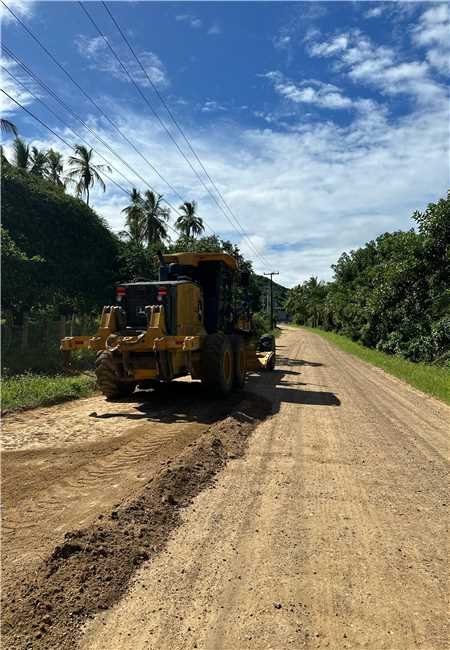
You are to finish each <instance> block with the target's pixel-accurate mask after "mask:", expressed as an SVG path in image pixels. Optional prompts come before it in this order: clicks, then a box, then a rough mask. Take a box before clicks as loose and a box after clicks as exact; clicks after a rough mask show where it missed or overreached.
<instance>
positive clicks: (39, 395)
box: [2, 373, 95, 413]
mask: <svg viewBox="0 0 450 650" xmlns="http://www.w3.org/2000/svg"><path fill="white" fill-rule="evenodd" d="M94 390H95V378H94V377H90V376H87V375H77V376H75V377H65V376H62V375H56V376H53V377H49V376H46V375H33V374H31V373H27V374H24V375H16V376H13V377H5V378H3V379H2V413H5V412H10V411H17V410H24V409H31V408H35V407H36V406H49V405H50V404H59V403H60V402H66V401H67V400H72V399H78V398H79V397H87V396H89V395H91V394H92V393H93V392H94Z"/></svg>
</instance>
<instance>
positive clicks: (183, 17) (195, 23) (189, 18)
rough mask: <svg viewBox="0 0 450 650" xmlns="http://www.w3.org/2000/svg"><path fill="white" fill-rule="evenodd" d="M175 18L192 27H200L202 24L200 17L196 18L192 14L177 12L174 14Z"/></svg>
mask: <svg viewBox="0 0 450 650" xmlns="http://www.w3.org/2000/svg"><path fill="white" fill-rule="evenodd" d="M175 20H176V21H178V22H183V23H186V24H187V25H189V27H192V29H200V27H201V26H202V25H203V23H202V21H201V20H200V18H197V17H196V16H193V15H192V14H179V15H178V16H175Z"/></svg>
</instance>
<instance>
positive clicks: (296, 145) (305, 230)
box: [34, 101, 448, 285]
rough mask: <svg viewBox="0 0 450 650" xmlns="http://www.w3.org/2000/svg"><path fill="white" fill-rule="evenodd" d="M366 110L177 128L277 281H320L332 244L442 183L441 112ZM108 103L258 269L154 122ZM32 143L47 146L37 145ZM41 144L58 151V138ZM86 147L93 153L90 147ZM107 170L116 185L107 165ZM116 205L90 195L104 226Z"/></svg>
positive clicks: (350, 243) (367, 232)
mask: <svg viewBox="0 0 450 650" xmlns="http://www.w3.org/2000/svg"><path fill="white" fill-rule="evenodd" d="M366 109H367V110H366V112H365V113H364V114H362V113H357V114H356V117H355V119H354V120H353V122H352V123H351V125H350V126H349V127H346V128H343V127H339V126H338V125H336V124H333V123H332V122H326V123H315V124H309V125H304V124H303V125H300V124H299V125H298V128H297V129H296V130H292V131H290V132H279V131H277V130H276V128H263V129H256V128H254V129H245V128H242V127H239V125H238V124H229V125H222V126H221V128H220V129H217V126H216V125H215V124H212V125H211V126H210V127H208V128H205V129H203V130H202V132H201V133H200V132H198V131H195V130H193V131H190V130H189V129H186V131H187V134H188V136H189V137H190V139H191V141H192V142H193V145H194V147H195V149H196V150H197V152H198V154H199V155H200V157H201V159H202V161H203V162H204V164H205V166H206V167H207V169H208V171H209V172H210V174H211V176H212V178H214V180H215V182H216V184H217V185H218V187H219V188H220V190H221V192H222V194H223V195H224V196H225V199H226V200H227V202H228V204H229V205H230V206H231V207H232V209H233V211H234V212H235V214H236V215H237V216H238V218H239V220H240V222H241V223H242V224H243V226H244V228H245V234H246V235H247V236H248V237H249V238H250V239H251V241H252V243H253V245H255V246H256V247H257V249H258V252H259V253H260V254H261V255H263V256H264V258H265V259H266V260H267V264H269V265H270V266H273V267H274V268H277V269H279V270H280V272H281V275H280V278H279V279H280V281H281V282H282V283H283V284H286V285H293V284H295V283H297V282H299V281H300V280H303V279H306V278H307V277H309V276H310V275H312V274H314V275H318V276H319V277H321V278H329V277H330V275H331V271H330V265H331V264H332V263H333V262H334V261H335V260H336V259H337V257H338V256H339V255H340V253H341V252H343V251H344V250H349V249H351V248H354V247H357V246H359V245H361V244H362V243H364V242H365V241H367V240H368V239H371V238H373V237H376V236H377V235H378V234H380V233H382V232H384V231H387V230H395V229H398V228H409V227H411V226H412V223H411V221H410V219H409V217H410V215H411V214H412V212H413V211H414V210H415V209H417V208H419V209H420V208H423V207H425V206H426V204H427V203H428V202H429V201H432V200H436V199H438V198H439V197H440V196H442V195H444V193H445V191H446V189H447V185H448V174H447V171H446V164H447V158H448V150H447V140H446V138H447V112H446V110H441V109H437V108H436V110H424V111H416V112H414V113H412V114H410V115H409V116H407V117H403V118H401V119H397V120H396V122H395V123H390V122H389V120H388V118H387V116H386V115H383V114H380V113H379V112H378V111H376V110H375V107H374V106H373V105H371V104H368V105H367V106H366ZM111 110H114V111H117V112H118V118H119V119H120V123H121V128H122V129H123V130H124V132H125V133H126V134H127V135H128V136H129V137H130V139H132V140H134V139H135V138H136V128H135V126H136V123H139V142H138V146H139V148H140V149H141V150H142V151H143V153H144V154H145V156H146V157H148V158H149V160H151V161H152V162H153V163H154V164H155V165H156V167H157V168H158V169H159V170H161V171H163V173H164V176H165V177H166V178H167V179H169V180H170V182H171V184H172V185H173V186H174V187H176V188H177V190H178V192H179V193H180V195H181V197H182V198H183V199H185V200H191V199H196V200H197V201H198V203H199V213H200V216H202V217H203V218H204V219H205V220H206V222H207V223H208V224H209V226H210V227H211V229H213V230H214V231H216V232H217V233H218V234H219V235H222V236H224V237H226V238H231V239H233V240H234V241H236V243H238V244H241V245H242V247H243V249H244V251H246V252H247V253H248V254H249V255H250V256H252V257H253V258H254V261H255V268H256V269H257V271H259V272H263V271H267V266H265V265H264V264H263V263H262V262H261V260H260V258H259V257H255V256H253V255H252V252H251V251H250V250H249V249H248V246H249V245H248V242H246V241H245V240H244V239H243V238H242V236H241V234H239V233H236V232H235V231H232V229H231V226H230V224H229V223H228V222H227V221H226V220H225V218H224V216H223V214H222V213H221V212H220V211H219V210H218V208H217V205H216V204H215V203H214V201H213V200H212V199H211V197H210V196H209V195H208V194H207V192H206V191H205V188H204V187H203V186H202V184H201V183H200V182H199V181H198V179H197V178H196V177H195V176H194V175H193V174H192V171H191V170H190V169H189V167H188V166H187V165H186V164H185V162H184V161H183V160H182V158H181V157H180V156H179V154H178V152H177V151H176V149H175V148H174V147H172V146H171V145H170V144H169V143H168V141H167V138H165V137H164V135H163V134H162V133H161V130H160V129H159V127H158V125H157V124H155V123H154V122H153V121H152V120H151V119H150V118H149V117H145V116H143V115H142V114H141V113H134V112H131V111H130V110H129V109H126V110H125V109H123V107H122V108H121V107H120V106H119V105H117V106H115V105H114V102H113V101H112V102H111ZM89 123H90V125H91V126H92V127H93V128H95V129H96V130H97V131H98V132H99V134H100V135H101V136H102V137H103V138H104V139H106V140H107V141H109V142H110V143H111V144H112V146H113V148H114V149H115V150H117V151H118V153H120V155H121V156H123V157H124V158H125V159H126V160H127V161H129V163H130V164H131V165H132V167H133V168H135V169H137V170H139V172H140V173H141V175H142V176H144V177H145V178H146V179H147V180H148V182H149V183H150V184H151V185H152V186H153V187H154V188H155V189H156V190H157V191H159V192H161V193H163V194H164V195H165V196H166V198H167V199H168V200H169V201H170V202H171V203H172V205H174V206H178V205H180V203H181V200H180V197H179V196H176V195H173V193H172V192H171V190H170V188H168V187H167V186H164V183H163V182H162V181H161V180H160V179H159V178H158V177H157V176H156V175H155V173H154V172H153V171H152V170H151V169H150V168H149V167H147V166H146V165H145V164H144V163H143V161H142V159H141V158H140V157H139V156H137V154H135V153H134V152H133V151H131V150H130V148H129V147H128V146H127V145H126V144H125V143H124V142H121V141H120V139H118V138H117V134H114V133H113V132H111V131H110V130H109V127H106V126H105V125H104V124H103V123H102V122H101V121H97V120H94V119H93V118H91V120H90V122H89ZM62 135H63V136H64V135H65V134H64V132H62ZM87 139H88V140H90V139H91V138H90V136H87ZM34 144H37V145H38V146H42V147H44V146H47V144H46V143H45V142H43V141H41V142H39V143H38V142H35V143H34ZM48 144H52V145H53V146H56V148H58V149H61V146H60V144H59V143H57V142H56V143H53V142H51V143H48ZM96 148H97V149H98V150H99V151H102V149H101V146H99V147H97V145H96ZM103 153H104V154H105V156H106V157H107V158H108V159H110V160H111V161H112V162H114V164H115V166H117V167H118V169H123V171H124V173H125V174H126V175H127V176H128V177H129V178H130V180H131V182H132V183H133V184H135V185H136V186H137V187H139V188H141V189H145V186H143V184H142V182H141V181H140V180H139V179H138V178H136V177H133V174H132V172H130V171H129V170H127V169H126V168H124V167H123V165H122V163H120V162H119V161H117V160H114V158H113V156H112V155H111V153H110V152H108V151H103ZM112 177H113V178H114V179H115V180H117V181H118V182H120V183H122V184H123V183H124V181H123V179H122V178H121V177H120V176H119V175H117V174H116V173H115V172H113V173H112ZM381 188H382V189H381ZM125 203H126V197H124V196H123V195H122V194H121V193H120V192H119V190H118V189H117V188H115V187H114V186H112V185H111V184H110V183H109V182H108V183H107V193H106V194H103V193H101V192H99V191H95V192H94V194H93V204H94V206H95V208H96V209H97V210H98V212H99V213H100V214H102V215H103V216H104V217H105V218H106V219H107V220H108V221H109V223H110V224H111V226H112V227H113V228H114V230H115V231H120V230H122V229H123V214H122V213H121V209H122V208H123V206H124V205H125ZM173 221H174V219H172V223H173ZM246 247H247V248H246Z"/></svg>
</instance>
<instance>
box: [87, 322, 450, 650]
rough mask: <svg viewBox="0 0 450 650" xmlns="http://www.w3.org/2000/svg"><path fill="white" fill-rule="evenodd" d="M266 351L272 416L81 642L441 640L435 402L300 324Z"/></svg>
mask: <svg viewBox="0 0 450 650" xmlns="http://www.w3.org/2000/svg"><path fill="white" fill-rule="evenodd" d="M281 346H284V347H282V348H281ZM281 346H280V348H281V350H280V354H279V363H280V364H281V367H280V369H279V370H278V371H276V373H277V374H274V378H275V379H276V382H275V384H274V383H270V382H268V380H267V378H265V380H264V381H263V382H259V384H258V385H255V389H257V390H258V391H260V392H261V394H264V395H266V396H271V399H272V401H273V404H274V411H275V413H274V415H273V416H272V418H271V419H269V420H266V421H265V422H263V423H262V424H261V425H260V426H259V427H258V428H257V429H256V431H255V432H254V434H253V437H252V439H251V441H250V444H249V448H248V451H247V454H246V456H245V457H244V458H242V459H238V460H235V461H233V462H232V463H230V464H229V465H228V467H227V468H226V469H225V470H224V472H223V473H222V474H221V476H220V478H219V481H218V483H217V485H216V487H215V489H214V490H213V491H207V492H204V493H202V494H200V495H199V496H198V497H197V498H196V499H195V501H194V503H193V504H192V506H191V507H190V508H188V509H187V510H186V511H185V513H184V515H183V516H184V525H183V526H182V527H181V528H179V529H178V530H177V532H176V534H175V535H174V537H173V538H172V540H171V541H170V542H169V545H168V547H167V550H166V551H165V552H163V553H162V554H161V555H160V556H159V557H158V558H155V559H154V560H153V561H152V563H149V564H148V565H145V566H144V567H143V568H142V570H141V571H140V572H139V574H137V577H136V581H135V583H134V585H133V587H132V588H131V590H130V592H129V594H128V595H127V596H126V597H125V598H124V599H123V600H122V601H121V602H120V603H118V604H117V605H116V607H115V608H114V609H113V610H111V611H110V612H108V613H106V614H104V615H100V616H98V617H97V619H96V620H95V621H93V622H92V623H91V624H89V625H88V627H87V631H86V635H85V638H84V642H83V644H82V648H83V649H84V650H106V649H108V650H116V649H118V648H120V649H121V650H123V649H125V650H126V649H128V648H130V650H131V648H133V650H135V649H136V650H139V649H142V650H143V649H144V648H145V649H146V650H151V649H154V650H165V649H170V650H181V649H183V650H185V649H186V650H187V649H190V648H198V649H205V650H206V649H208V650H221V649H223V650H229V649H230V648H239V650H246V649H250V648H252V649H255V650H260V649H261V648H271V647H272V648H277V649H278V648H280V649H281V648H289V647H293V648H322V647H323V648H325V647H326V648H333V649H335V650H341V649H344V648H352V649H353V648H369V649H371V650H382V649H386V650H387V649H389V650H411V649H412V648H422V649H423V650H441V649H442V650H443V649H444V648H447V647H448V645H449V638H448V629H447V618H446V605H447V602H448V595H449V590H448V583H447V576H448V559H447V558H446V554H445V545H444V544H443V539H446V538H447V536H446V514H447V509H446V507H445V506H443V503H447V501H442V494H444V492H445V490H446V488H447V486H448V484H447V482H446V480H445V476H446V474H445V470H446V469H447V468H448V463H447V460H446V458H445V453H444V452H445V440H446V438H447V435H448V426H447V424H448V420H447V417H448V415H449V414H450V409H448V408H447V407H446V406H445V405H442V406H441V405H440V404H439V403H437V402H436V401H435V400H432V399H431V398H428V397H426V396H424V395H421V394H420V393H419V392H418V391H414V390H412V389H410V388H409V387H408V386H406V385H404V384H402V383H401V382H398V381H397V380H393V379H391V378H389V377H386V376H385V375H384V373H382V372H381V371H379V370H378V369H374V368H371V367H366V365H365V364H363V363H361V362H359V361H358V360H357V359H355V358H353V357H351V356H349V355H347V354H346V353H344V352H341V351H340V350H337V349H335V348H333V347H332V346H330V345H329V344H328V343H327V342H326V341H324V340H323V339H321V338H319V337H318V336H316V335H312V334H309V333H306V332H303V331H298V330H297V331H293V330H290V331H285V332H284V334H283V336H282V338H281ZM430 460H431V461H432V462H430ZM444 535H445V537H444Z"/></svg>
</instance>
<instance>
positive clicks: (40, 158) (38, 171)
mask: <svg viewBox="0 0 450 650" xmlns="http://www.w3.org/2000/svg"><path fill="white" fill-rule="evenodd" d="M30 163H31V167H30V174H33V176H39V177H40V178H44V174H45V172H46V171H47V153H46V152H45V151H40V150H39V149H38V148H37V147H31V156H30Z"/></svg>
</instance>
